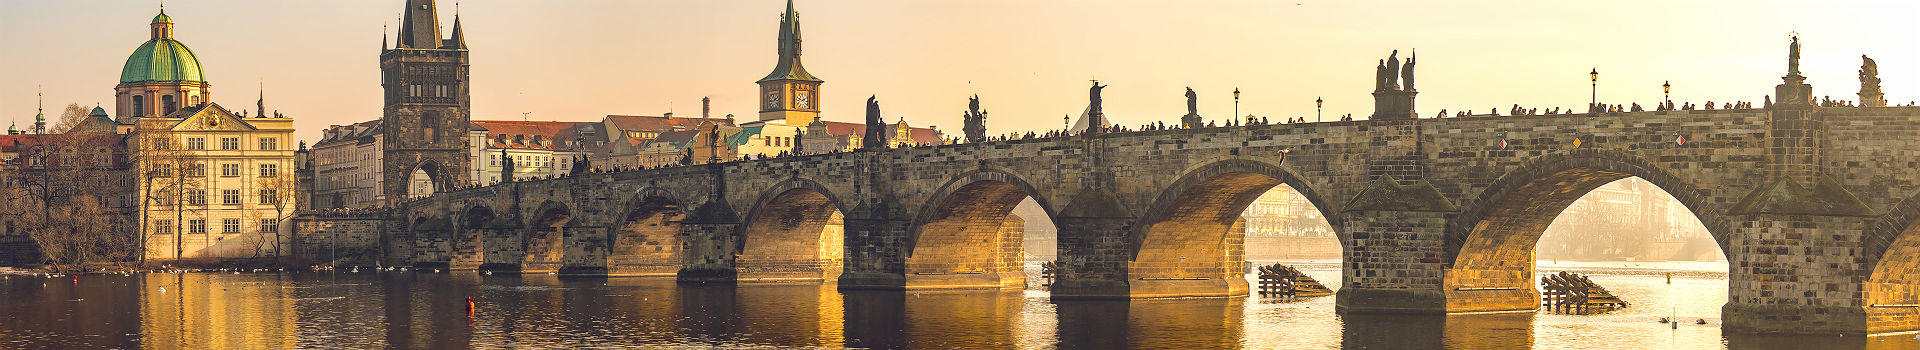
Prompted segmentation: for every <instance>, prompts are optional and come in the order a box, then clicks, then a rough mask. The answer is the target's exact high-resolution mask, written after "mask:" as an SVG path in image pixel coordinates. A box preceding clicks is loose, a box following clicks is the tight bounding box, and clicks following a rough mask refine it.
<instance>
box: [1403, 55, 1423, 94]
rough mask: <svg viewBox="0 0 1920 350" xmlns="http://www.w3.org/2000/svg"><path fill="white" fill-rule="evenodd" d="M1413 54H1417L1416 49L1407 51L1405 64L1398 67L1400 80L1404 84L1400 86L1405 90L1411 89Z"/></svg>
mask: <svg viewBox="0 0 1920 350" xmlns="http://www.w3.org/2000/svg"><path fill="white" fill-rule="evenodd" d="M1415 56H1419V53H1418V52H1417V51H1416V52H1410V53H1408V54H1407V65H1405V66H1402V67H1401V68H1400V80H1401V82H1402V83H1403V84H1404V85H1403V86H1401V87H1402V88H1405V89H1406V90H1413V58H1414V57H1415Z"/></svg>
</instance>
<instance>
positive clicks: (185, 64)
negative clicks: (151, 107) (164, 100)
mask: <svg viewBox="0 0 1920 350" xmlns="http://www.w3.org/2000/svg"><path fill="white" fill-rule="evenodd" d="M160 16H161V17H165V16H166V15H164V14H163V15H160ZM155 20H159V18H155ZM206 80H207V79H206V78H205V77H203V76H201V75H200V58H198V57H194V56H193V50H192V49H188V48H187V45H186V44H182V43H180V41H179V40H173V39H153V40H147V43H145V44H141V45H140V48H138V49H134V50H133V55H132V56H127V65H126V67H124V68H121V69H120V83H122V84H125V83H141V82H185V81H191V82H204V81H206Z"/></svg>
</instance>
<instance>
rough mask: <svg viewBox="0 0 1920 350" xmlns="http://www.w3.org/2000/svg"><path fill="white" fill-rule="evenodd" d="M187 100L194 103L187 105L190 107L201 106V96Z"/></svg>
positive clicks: (194, 96)
mask: <svg viewBox="0 0 1920 350" xmlns="http://www.w3.org/2000/svg"><path fill="white" fill-rule="evenodd" d="M187 100H188V101H193V102H192V103H188V104H187V105H188V106H198V105H200V95H193V96H188V97H187Z"/></svg>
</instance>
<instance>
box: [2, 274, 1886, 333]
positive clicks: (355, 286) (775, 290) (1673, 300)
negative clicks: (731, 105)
mask: <svg viewBox="0 0 1920 350" xmlns="http://www.w3.org/2000/svg"><path fill="white" fill-rule="evenodd" d="M1307 272H1308V273H1310V274H1313V275H1315V277H1317V278H1321V279H1322V280H1323V281H1327V282H1329V283H1337V280H1336V279H1335V278H1337V277H1338V271H1337V267H1335V266H1334V265H1328V267H1326V268H1317V269H1308V270H1307ZM1722 278H1724V277H1723V276H1704V277H1689V276H1682V277H1679V278H1677V279H1676V282H1675V283H1673V284H1671V285H1669V284H1667V283H1665V279H1664V276H1663V275H1660V274H1647V273H1624V272H1614V273H1611V274H1606V273H1602V274H1595V275H1594V279H1595V280H1596V281H1598V282H1601V283H1603V284H1606V285H1608V286H1610V287H1616V286H1617V287H1616V288H1614V289H1615V290H1616V291H1617V292H1619V293H1621V294H1623V295H1625V296H1628V297H1630V298H1632V299H1633V300H1634V301H1635V305H1634V307H1631V308H1628V309H1626V310H1622V311H1620V312H1614V313H1609V314H1603V315H1593V316H1568V315H1550V314H1533V313H1515V314H1482V315H1454V316H1416V315H1340V314H1337V313H1335V312H1334V310H1333V307H1332V299H1331V298H1318V299H1304V300H1278V299H1261V298H1245V299H1240V298H1232V299H1177V300H1137V301H1131V302H1129V301H1070V300H1069V301H1057V302H1055V301H1050V300H1049V298H1048V295H1047V294H1046V293H1045V292H1043V291H1015V292H1001V291H961V292H930V291H906V292H901V291H844V292H842V291H838V290H836V288H835V287H834V286H833V285H820V284H807V285H738V286H736V285H731V284H706V285H700V284H678V283H675V282H674V281H672V280H670V279H643V278H610V279H571V278H570V279H560V278H557V277H555V276H553V275H545V274H532V275H511V274H498V275H482V274H476V273H422V272H362V273H346V272H342V273H286V274H232V273H226V274H216V273H186V274H142V275H135V276H117V275H102V276H83V277H80V278H79V279H78V281H77V282H76V281H75V280H74V279H72V278H70V277H60V278H45V277H29V276H9V277H6V278H5V279H0V298H3V299H0V300H6V302H5V303H0V348H134V347H149V348H294V347H300V348H316V347H317V348H465V347H484V348H499V347H532V348H579V347H723V348H739V347H789V348H791V347H799V348H815V347H818V348H840V347H859V348H1062V349H1122V348H1141V349H1234V348H1247V349H1275V348H1278V349H1336V348H1348V349H1524V348H1546V349H1559V348H1593V347H1595V346H1600V345H1604V347H1607V348H1614V349H1667V348H1687V349H1697V348H1721V347H1730V348H1737V349H1748V348H1753V349H1902V348H1920V342H1917V341H1916V340H1915V338H1914V335H1894V336H1882V337H1858V336H1854V337H1837V336H1824V337H1791V336H1755V335H1739V334H1730V335H1724V336H1723V335H1722V334H1720V331H1719V320H1718V319H1717V318H1715V317H1712V316H1714V315H1717V314H1718V313H1717V308H1718V306H1719V304H1721V303H1723V302H1724V299H1722V298H1724V295H1726V294H1725V293H1726V292H1725V288H1726V284H1725V281H1724V279H1722ZM161 288H165V289H166V292H164V293H163V292H160V291H159V290H160V289H161ZM468 297H472V298H474V306H475V307H474V308H473V309H472V310H471V311H469V309H468V305H467V301H466V298H468ZM1672 314H1677V315H1678V316H1680V317H1681V318H1682V320H1685V321H1688V322H1686V323H1685V324H1682V325H1679V327H1677V329H1676V328H1674V327H1672V326H1670V325H1667V324H1660V323H1657V322H1655V321H1656V320H1658V319H1659V318H1660V317H1667V316H1669V315H1672ZM1696 318H1699V319H1703V320H1706V321H1707V322H1708V323H1709V324H1708V325H1695V324H1693V323H1692V322H1691V320H1693V319H1696Z"/></svg>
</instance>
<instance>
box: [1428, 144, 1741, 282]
mask: <svg viewBox="0 0 1920 350" xmlns="http://www.w3.org/2000/svg"><path fill="white" fill-rule="evenodd" d="M1627 177H1638V178H1640V179H1642V180H1645V181H1646V182H1647V183H1649V184H1652V185H1654V186H1655V187H1657V188H1659V189H1661V190H1663V191H1666V192H1667V193H1668V194H1670V195H1672V196H1673V198H1675V199H1676V200H1678V201H1679V202H1680V203H1681V205H1682V206H1684V207H1686V208H1687V210H1688V211H1689V212H1691V213H1693V215H1694V217H1695V218H1697V219H1699V220H1700V222H1701V223H1702V224H1704V225H1705V226H1706V228H1707V232H1708V234H1709V235H1711V236H1713V240H1714V242H1715V243H1716V244H1717V245H1718V247H1719V248H1720V252H1721V253H1722V254H1724V255H1727V257H1728V258H1729V260H1734V259H1732V258H1733V255H1736V254H1738V252H1736V251H1733V250H1730V249H1728V247H1729V245H1730V244H1731V239H1730V237H1729V234H1730V232H1731V231H1730V229H1731V228H1730V226H1729V225H1728V223H1727V221H1726V220H1727V219H1726V218H1725V216H1724V213H1723V211H1722V209H1721V208H1720V207H1718V206H1714V205H1712V204H1710V200H1708V198H1707V196H1708V192H1707V191H1706V190H1705V189H1702V188H1699V187H1697V186H1695V185H1694V184H1693V183H1692V182H1691V181H1687V180H1686V179H1685V178H1681V177H1679V176H1678V175H1675V174H1673V173H1672V172H1670V171H1668V170H1667V169H1665V168H1664V167H1661V166H1659V165H1657V164H1654V163H1652V162H1650V161H1647V160H1646V159H1643V158H1640V157H1637V156H1634V155H1632V154H1629V153H1625V152H1618V151H1606V150H1592V149H1580V150H1572V151H1567V152H1561V153H1553V154H1548V155H1543V156H1540V157H1537V158H1534V159H1530V160H1527V161H1526V162H1525V163H1523V164H1522V165H1521V166H1519V167H1516V168H1513V170H1511V171H1508V172H1507V173H1506V174H1503V175H1502V176H1501V177H1500V178H1498V179H1496V180H1494V181H1493V182H1492V183H1491V184H1490V185H1489V186H1488V187H1487V188H1486V189H1485V190H1482V191H1481V192H1480V194H1479V195H1478V196H1476V197H1475V198H1474V199H1473V200H1471V201H1468V202H1466V203H1465V205H1462V206H1461V207H1462V210H1461V211H1460V214H1459V215H1457V216H1455V217H1453V218H1452V219H1450V220H1448V221H1447V224H1446V228H1445V230H1444V232H1445V234H1444V236H1445V237H1446V238H1445V240H1444V242H1443V247H1444V248H1445V249H1444V250H1443V251H1442V254H1443V255H1442V256H1441V258H1442V259H1441V263H1442V264H1443V267H1444V268H1445V269H1446V272H1445V274H1444V275H1443V278H1442V284H1443V285H1442V288H1444V293H1446V294H1447V295H1448V304H1449V305H1450V306H1449V307H1448V310H1449V311H1492V310H1531V309H1534V308H1537V307H1538V305H1539V303H1540V299H1539V292H1538V291H1537V290H1535V289H1534V287H1533V286H1534V271H1535V266H1534V260H1535V253H1536V247H1535V246H1536V245H1537V244H1538V243H1539V241H1540V238H1541V237H1542V236H1543V235H1545V234H1546V229H1547V226H1548V225H1550V224H1552V223H1553V221H1554V219H1555V218H1557V217H1559V216H1560V214H1561V213H1562V212H1565V211H1566V209H1567V207H1568V206H1569V205H1571V204H1573V202H1574V201H1576V200H1579V199H1580V198H1581V197H1584V196H1586V195H1587V194H1588V193H1590V192H1593V191H1594V190H1595V189H1597V188H1599V187H1600V186H1603V185H1606V184H1608V183H1612V182H1614V181H1617V180H1621V179H1625V178H1627Z"/></svg>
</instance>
